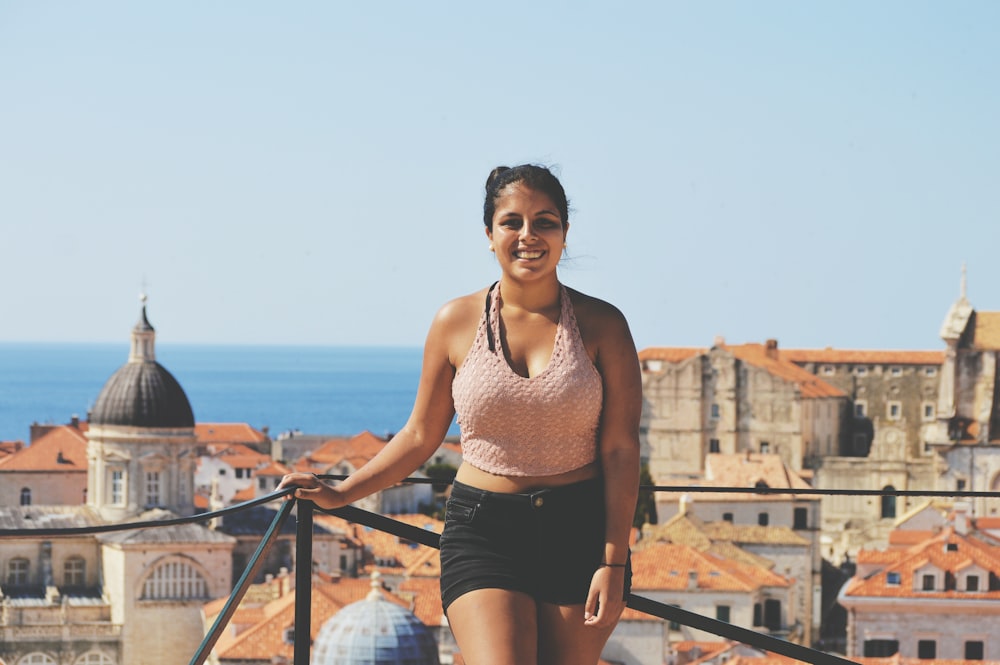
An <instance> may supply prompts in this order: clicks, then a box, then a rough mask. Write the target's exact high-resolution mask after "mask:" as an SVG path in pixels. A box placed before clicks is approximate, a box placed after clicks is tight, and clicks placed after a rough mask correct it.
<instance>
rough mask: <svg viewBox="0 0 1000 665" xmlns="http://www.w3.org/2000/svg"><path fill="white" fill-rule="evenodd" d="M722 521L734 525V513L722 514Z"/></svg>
mask: <svg viewBox="0 0 1000 665" xmlns="http://www.w3.org/2000/svg"><path fill="white" fill-rule="evenodd" d="M722 521H723V522H729V523H730V524H732V523H733V514H732V513H722Z"/></svg>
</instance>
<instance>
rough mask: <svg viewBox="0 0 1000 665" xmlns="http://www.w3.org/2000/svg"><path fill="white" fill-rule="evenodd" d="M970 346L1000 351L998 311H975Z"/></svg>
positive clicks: (999, 313) (999, 314)
mask: <svg viewBox="0 0 1000 665" xmlns="http://www.w3.org/2000/svg"><path fill="white" fill-rule="evenodd" d="M972 346H973V348H975V349H979V350H980V351H1000V312H976V327H975V330H974V331H973V335H972Z"/></svg>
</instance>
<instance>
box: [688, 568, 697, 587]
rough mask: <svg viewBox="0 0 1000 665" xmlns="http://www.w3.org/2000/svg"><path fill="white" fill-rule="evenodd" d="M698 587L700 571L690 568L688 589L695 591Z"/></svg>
mask: <svg viewBox="0 0 1000 665" xmlns="http://www.w3.org/2000/svg"><path fill="white" fill-rule="evenodd" d="M697 588H698V571H696V570H689V571H688V591H694V590H695V589H697Z"/></svg>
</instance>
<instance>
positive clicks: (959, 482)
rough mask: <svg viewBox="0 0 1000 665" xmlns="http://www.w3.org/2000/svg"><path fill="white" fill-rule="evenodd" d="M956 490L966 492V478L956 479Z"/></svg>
mask: <svg viewBox="0 0 1000 665" xmlns="http://www.w3.org/2000/svg"><path fill="white" fill-rule="evenodd" d="M955 491H956V492H964V491H965V478H959V479H958V480H956V481H955Z"/></svg>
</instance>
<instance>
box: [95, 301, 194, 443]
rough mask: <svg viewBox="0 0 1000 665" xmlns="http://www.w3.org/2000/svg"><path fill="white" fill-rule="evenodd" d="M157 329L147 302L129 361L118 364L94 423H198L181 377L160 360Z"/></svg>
mask: <svg viewBox="0 0 1000 665" xmlns="http://www.w3.org/2000/svg"><path fill="white" fill-rule="evenodd" d="M155 339H156V331H155V330H154V329H153V326H152V325H150V323H149V319H147V318H146V306H145V304H143V307H142V315H141V316H140V317H139V322H138V323H136V325H135V327H134V328H133V329H132V350H131V352H130V353H129V359H128V362H127V363H125V364H124V365H122V366H121V367H120V368H118V371H116V372H115V373H114V374H112V375H111V378H110V379H108V381H107V383H105V384H104V388H102V389H101V393H100V394H99V395H98V396H97V401H96V402H95V403H94V408H93V409H91V411H90V414H89V418H88V419H89V421H90V423H91V424H93V425H124V426H128V427H164V428H176V427H194V412H193V411H192V410H191V403H190V402H189V401H188V398H187V395H185V394H184V389H183V388H181V384H180V383H178V382H177V379H175V378H174V376H173V375H172V374H171V373H170V372H168V371H167V370H166V368H165V367H164V366H163V365H161V364H160V363H158V362H156V354H155V351H154V343H155Z"/></svg>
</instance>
